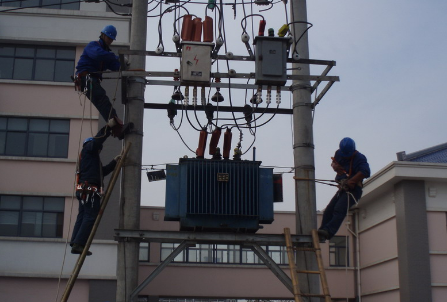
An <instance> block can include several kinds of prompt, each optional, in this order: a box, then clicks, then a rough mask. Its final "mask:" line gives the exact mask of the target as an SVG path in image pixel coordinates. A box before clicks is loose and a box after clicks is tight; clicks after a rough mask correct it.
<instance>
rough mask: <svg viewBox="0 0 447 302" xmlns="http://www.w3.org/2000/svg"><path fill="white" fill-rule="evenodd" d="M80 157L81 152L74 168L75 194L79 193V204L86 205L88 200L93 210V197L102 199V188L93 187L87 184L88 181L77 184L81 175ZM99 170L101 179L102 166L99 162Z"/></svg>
mask: <svg viewBox="0 0 447 302" xmlns="http://www.w3.org/2000/svg"><path fill="white" fill-rule="evenodd" d="M81 155H82V152H81V153H79V160H78V163H77V166H76V192H77V193H79V196H80V197H81V199H80V201H81V204H82V205H84V204H86V203H88V202H89V201H90V200H91V201H92V208H93V201H94V199H93V196H94V194H96V195H98V196H99V198H101V197H102V194H103V188H102V186H101V187H98V186H95V185H91V184H89V183H88V181H84V182H81V183H80V182H79V176H80V175H81V172H80V165H81ZM99 169H100V175H101V179H102V164H101V161H100V162H99Z"/></svg>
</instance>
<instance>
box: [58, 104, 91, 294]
mask: <svg viewBox="0 0 447 302" xmlns="http://www.w3.org/2000/svg"><path fill="white" fill-rule="evenodd" d="M86 99H87V97H86V96H84V106H82V103H81V106H82V107H83V110H82V118H81V131H80V132H79V140H78V153H77V154H79V153H80V150H81V141H82V128H83V125H84V118H85V102H86ZM90 124H91V116H90ZM78 167H79V156H77V159H76V172H77V170H78ZM76 172H75V177H74V181H73V191H72V194H71V208H70V219H69V221H68V231H67V238H66V239H65V248H64V257H63V260H62V267H61V271H60V273H59V278H58V283H57V292H56V299H55V302H57V301H58V297H59V290H60V284H61V278H62V273H63V270H64V266H65V259H66V256H67V246H68V240H69V236H70V231H71V218H72V216H73V205H74V197H75V193H76V189H75V188H76V181H77V176H76Z"/></svg>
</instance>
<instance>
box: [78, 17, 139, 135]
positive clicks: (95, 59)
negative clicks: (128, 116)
mask: <svg viewBox="0 0 447 302" xmlns="http://www.w3.org/2000/svg"><path fill="white" fill-rule="evenodd" d="M116 36H117V30H116V28H115V26H113V25H107V26H106V27H104V29H103V30H102V31H101V35H100V36H99V40H98V41H92V42H90V43H88V44H87V46H86V47H85V48H84V51H83V52H82V55H81V58H80V59H79V61H78V64H77V66H76V76H75V87H76V90H78V91H81V92H84V93H85V95H86V96H87V97H88V98H89V99H90V101H91V102H92V103H93V105H95V107H96V109H98V111H99V113H100V114H101V116H102V117H103V118H104V120H105V121H106V123H107V125H108V126H109V127H110V128H112V136H114V137H117V138H118V139H123V138H124V135H125V134H126V133H127V132H128V131H129V130H130V129H131V128H132V126H133V124H132V123H129V124H125V125H123V122H122V121H121V120H120V119H119V118H118V116H117V114H116V111H115V109H114V108H113V106H112V104H111V103H110V100H109V98H108V96H107V94H106V91H105V90H104V88H102V86H101V81H102V72H103V71H105V70H112V71H118V70H119V69H120V62H119V60H118V57H117V56H116V55H115V54H114V53H113V52H112V51H111V49H110V45H111V44H112V43H113V41H114V40H116Z"/></svg>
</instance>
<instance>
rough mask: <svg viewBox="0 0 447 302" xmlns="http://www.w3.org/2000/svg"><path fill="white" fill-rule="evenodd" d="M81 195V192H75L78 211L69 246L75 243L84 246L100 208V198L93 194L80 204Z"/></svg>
mask: <svg viewBox="0 0 447 302" xmlns="http://www.w3.org/2000/svg"><path fill="white" fill-rule="evenodd" d="M81 194H82V192H76V198H77V199H78V201H79V211H78V217H77V218H76V223H75V226H74V228H73V234H72V236H71V245H73V244H75V243H76V244H80V245H82V246H85V244H86V243H87V239H88V236H90V232H91V231H92V229H93V225H94V224H95V220H96V217H98V214H99V209H100V208H101V198H100V196H99V195H98V194H96V193H94V194H92V197H91V198H86V199H87V200H85V201H84V202H82V201H81Z"/></svg>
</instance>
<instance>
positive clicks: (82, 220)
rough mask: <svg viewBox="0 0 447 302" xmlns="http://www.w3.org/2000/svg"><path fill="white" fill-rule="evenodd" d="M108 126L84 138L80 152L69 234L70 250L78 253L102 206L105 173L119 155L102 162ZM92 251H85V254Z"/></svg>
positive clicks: (108, 132)
mask: <svg viewBox="0 0 447 302" xmlns="http://www.w3.org/2000/svg"><path fill="white" fill-rule="evenodd" d="M110 132H111V130H110V128H109V127H107V126H104V127H103V128H102V129H101V130H99V132H98V134H96V136H95V137H89V138H87V139H86V140H85V141H84V144H83V147H82V151H81V154H80V156H79V168H78V171H77V173H78V180H77V185H76V198H77V199H78V201H79V212H78V216H77V218H76V223H75V226H74V228H73V234H72V236H71V243H70V245H71V246H72V249H71V253H72V254H81V253H82V251H83V250H84V246H85V244H86V242H87V240H88V237H89V236H90V232H91V231H92V228H93V225H94V224H95V220H96V217H97V216H98V213H99V209H100V207H101V196H102V191H103V190H102V188H103V180H104V176H106V175H107V174H109V173H111V172H112V171H113V170H114V169H115V166H116V163H117V160H118V159H119V158H120V155H118V156H116V157H115V158H114V159H113V160H112V161H111V162H110V163H109V164H107V165H106V166H103V165H102V163H101V158H100V156H99V154H100V152H101V150H102V145H103V143H104V142H105V141H106V139H107V138H108V137H109V136H110ZM91 254H92V253H91V252H90V251H87V256H90V255H91Z"/></svg>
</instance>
